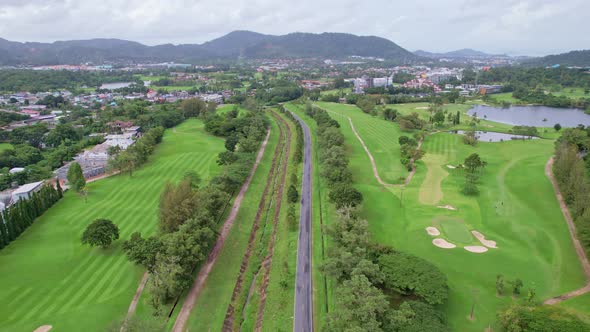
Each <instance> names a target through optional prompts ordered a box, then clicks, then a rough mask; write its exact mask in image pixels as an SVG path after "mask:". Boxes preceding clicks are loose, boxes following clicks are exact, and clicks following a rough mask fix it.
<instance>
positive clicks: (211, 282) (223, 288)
mask: <svg viewBox="0 0 590 332" xmlns="http://www.w3.org/2000/svg"><path fill="white" fill-rule="evenodd" d="M271 123H272V129H271V130H272V131H271V136H270V139H269V141H268V145H267V146H266V150H265V152H264V157H263V159H262V161H261V162H260V165H259V166H258V169H257V170H256V174H255V175H254V177H253V178H252V182H251V184H250V187H249V188H248V192H247V193H246V195H245V196H244V200H243V201H242V206H241V207H240V211H239V212H238V216H237V218H236V221H235V223H234V225H233V228H232V230H231V231H230V233H229V236H228V238H227V239H226V241H225V245H224V247H223V249H222V250H221V253H220V254H219V256H218V258H217V263H216V264H215V266H213V269H212V271H211V274H210V275H209V278H208V279H207V282H206V283H205V287H204V288H203V291H202V292H201V294H200V295H199V298H198V299H197V301H196V303H195V306H194V308H193V311H192V313H191V316H190V318H189V321H188V323H187V328H188V330H190V331H208V330H211V331H219V330H221V327H222V326H223V320H224V318H225V313H226V310H227V307H228V305H229V302H230V300H231V296H232V292H233V289H234V286H235V282H236V277H237V275H238V272H239V270H240V264H241V262H242V257H243V254H244V251H245V250H246V247H247V245H248V238H249V236H250V230H251V229H252V223H253V221H254V217H255V215H256V211H257V209H258V203H259V202H260V198H261V196H262V192H263V190H264V186H265V184H266V179H267V175H268V172H269V170H270V166H271V161H272V158H273V153H274V150H275V147H276V145H277V143H278V137H279V129H278V127H277V125H276V123H275V122H274V121H271ZM249 286H250V285H249V284H244V287H249ZM237 312H238V311H237ZM238 319H240V317H239V313H236V320H238Z"/></svg>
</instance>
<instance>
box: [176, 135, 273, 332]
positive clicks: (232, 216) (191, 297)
mask: <svg viewBox="0 0 590 332" xmlns="http://www.w3.org/2000/svg"><path fill="white" fill-rule="evenodd" d="M269 137H270V129H269V130H268V132H267V133H266V138H265V139H264V142H262V145H261V146H260V149H259V150H258V155H257V156H256V161H255V162H254V165H253V166H252V170H250V174H249V175H248V178H247V179H246V182H244V184H243V185H242V188H241V189H240V192H239V193H238V196H236V199H235V201H234V204H233V206H232V208H231V211H230V213H229V215H228V216H227V219H226V220H225V222H224V223H223V227H222V228H221V233H220V235H219V237H218V238H217V241H216V242H215V246H214V247H213V250H212V251H211V253H209V257H207V261H206V262H205V264H203V266H202V267H201V270H200V271H199V274H197V277H196V278H195V282H194V283H193V286H192V287H191V289H190V291H189V293H188V295H187V297H186V299H185V300H184V303H183V304H182V308H181V309H180V312H179V313H178V317H176V321H175V322H174V327H173V328H172V331H174V332H182V331H183V330H184V327H185V326H186V322H187V321H188V318H189V315H190V313H191V311H192V310H193V307H194V305H195V301H196V300H197V297H198V296H199V293H200V292H201V290H202V289H203V285H204V284H205V281H207V277H208V276H209V273H211V269H212V268H213V265H214V264H215V262H216V261H217V256H218V255H219V252H220V251H221V248H223V244H224V243H225V239H226V238H227V236H228V234H229V231H230V230H231V228H232V226H233V224H234V221H235V220H236V216H237V215H238V211H239V209H240V206H241V205H242V200H243V199H244V195H245V194H246V191H247V190H248V187H249V186H250V182H251V181H252V177H254V173H256V169H257V168H258V165H259V164H260V161H261V160H262V157H263V156H264V150H265V149H266V145H267V144H268V138H269Z"/></svg>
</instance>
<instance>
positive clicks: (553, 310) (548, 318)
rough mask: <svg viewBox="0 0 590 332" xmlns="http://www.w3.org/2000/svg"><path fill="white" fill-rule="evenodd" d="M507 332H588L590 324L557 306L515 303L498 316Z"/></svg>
mask: <svg viewBox="0 0 590 332" xmlns="http://www.w3.org/2000/svg"><path fill="white" fill-rule="evenodd" d="M498 320H499V321H500V324H501V326H502V328H503V330H504V331H507V332H520V331H531V332H549V331H588V330H590V324H588V323H587V322H585V321H583V320H582V319H580V317H578V316H576V315H575V314H572V313H570V312H568V311H566V310H565V309H563V308H560V307H557V306H547V305H535V304H528V303H513V304H511V305H510V306H508V307H507V308H505V309H504V310H502V311H501V312H500V313H499V314H498Z"/></svg>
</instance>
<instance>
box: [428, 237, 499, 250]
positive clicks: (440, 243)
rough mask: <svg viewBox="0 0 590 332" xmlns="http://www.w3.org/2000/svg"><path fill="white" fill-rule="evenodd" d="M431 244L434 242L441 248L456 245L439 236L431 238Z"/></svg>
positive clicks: (450, 247)
mask: <svg viewBox="0 0 590 332" xmlns="http://www.w3.org/2000/svg"><path fill="white" fill-rule="evenodd" d="M432 244H434V245H435V246H437V247H439V248H443V249H453V248H455V247H456V245H454V244H452V243H450V242H448V241H447V240H445V239H440V238H438V239H434V240H432ZM484 249H485V248H484ZM486 250H487V249H486Z"/></svg>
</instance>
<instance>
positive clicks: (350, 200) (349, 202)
mask: <svg viewBox="0 0 590 332" xmlns="http://www.w3.org/2000/svg"><path fill="white" fill-rule="evenodd" d="M328 198H329V199H330V202H332V203H334V205H335V206H336V208H337V209H340V208H342V207H345V206H353V207H354V206H357V205H359V204H361V203H362V202H363V194H361V192H360V191H358V190H356V189H355V188H354V187H352V186H351V185H349V184H336V185H335V186H334V187H333V188H332V190H330V193H329V194H328Z"/></svg>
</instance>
